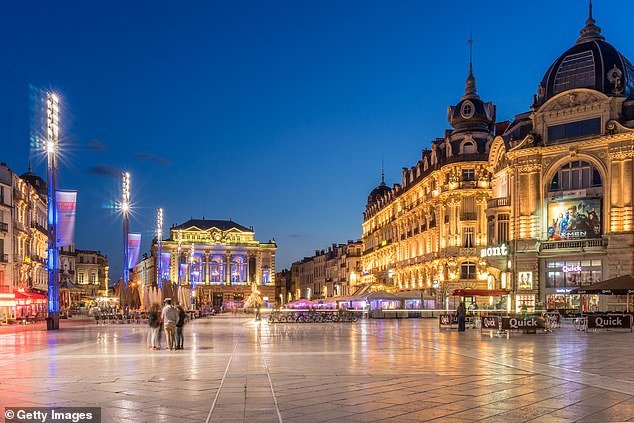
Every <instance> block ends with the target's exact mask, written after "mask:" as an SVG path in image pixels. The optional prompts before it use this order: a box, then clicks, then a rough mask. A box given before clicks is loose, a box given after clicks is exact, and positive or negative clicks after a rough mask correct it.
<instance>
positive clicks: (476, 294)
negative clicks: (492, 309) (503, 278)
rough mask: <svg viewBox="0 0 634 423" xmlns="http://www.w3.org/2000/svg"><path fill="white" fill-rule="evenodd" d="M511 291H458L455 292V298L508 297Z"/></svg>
mask: <svg viewBox="0 0 634 423" xmlns="http://www.w3.org/2000/svg"><path fill="white" fill-rule="evenodd" d="M508 294H509V291H507V290H505V289H468V288H466V289H456V290H454V292H453V294H452V295H453V296H454V297H501V296H503V295H508Z"/></svg>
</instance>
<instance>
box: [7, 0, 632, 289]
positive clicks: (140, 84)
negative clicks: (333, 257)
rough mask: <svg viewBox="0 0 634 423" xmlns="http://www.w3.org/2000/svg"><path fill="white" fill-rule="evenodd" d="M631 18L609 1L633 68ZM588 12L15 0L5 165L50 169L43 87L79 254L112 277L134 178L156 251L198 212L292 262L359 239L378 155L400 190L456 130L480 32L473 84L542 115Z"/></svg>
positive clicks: (138, 215) (581, 7)
mask: <svg viewBox="0 0 634 423" xmlns="http://www.w3.org/2000/svg"><path fill="white" fill-rule="evenodd" d="M518 5H521V7H520V6H518ZM633 15H634V2H613V1H596V2H595V7H594V17H595V19H596V20H597V25H599V26H600V27H602V29H603V34H604V35H605V36H606V39H607V41H608V42H610V43H612V44H613V45H615V46H616V47H617V49H619V50H620V51H621V52H622V53H623V54H624V55H625V56H627V57H629V58H630V59H631V60H632V59H634V45H633V43H632V41H633V37H632V35H631V16H633ZM586 16H587V3H586V2H585V1H583V0H579V1H571V0H549V1H542V0H539V1H537V0H536V1H531V2H518V3H515V2H509V1H502V0H498V1H480V2H474V1H452V2H437V1H434V2H431V1H420V0H419V1H398V2H394V1H321V0H320V1H288V2H282V1H272V2H262V1H253V2H243V1H225V2H207V1H206V2H202V1H201V2H197V3H195V2H176V1H174V2H165V1H152V2H141V1H134V2H130V1H126V2H115V1H108V2H85V1H82V2H79V1H78V2H66V1H65V2H52V1H41V2H32V1H21V2H18V1H14V2H10V3H6V4H4V6H3V12H2V14H0V46H1V54H2V56H1V57H2V58H1V59H0V93H1V95H0V161H3V162H7V163H8V164H9V166H10V167H11V168H12V169H13V170H14V171H15V172H17V173H23V172H25V171H26V170H27V168H28V162H29V157H30V158H31V160H32V161H33V168H34V171H35V172H37V173H38V174H40V175H42V176H45V166H44V161H43V159H44V158H43V156H42V155H41V154H40V153H39V152H37V151H32V150H31V148H30V147H29V134H30V133H29V131H30V128H31V127H32V113H31V112H30V108H31V106H30V101H31V100H30V97H29V93H30V92H32V91H33V90H34V89H40V90H47V89H52V90H55V91H56V92H57V93H59V94H60V97H61V99H62V102H63V114H62V136H63V140H62V141H63V143H62V149H63V159H62V162H63V165H62V167H61V169H60V180H61V187H62V188H69V189H78V190H79V199H78V218H77V219H78V221H77V232H76V236H75V238H76V244H77V247H78V248H84V249H96V250H101V251H102V252H104V253H106V254H107V255H108V256H109V258H110V264H111V279H112V281H115V280H116V279H118V278H119V277H120V274H121V258H120V256H121V244H122V241H121V237H122V235H121V220H120V218H119V216H118V215H117V213H116V212H115V211H113V210H112V209H109V208H107V207H106V206H107V204H108V203H109V202H111V201H112V200H114V199H115V198H116V197H117V195H118V190H119V186H120V181H119V174H118V172H120V170H121V169H125V170H128V171H130V172H131V174H132V190H133V193H132V199H133V203H134V216H133V220H132V224H131V227H132V230H133V231H138V232H141V233H142V234H143V236H144V243H143V251H147V249H148V247H149V242H150V239H151V238H152V236H153V233H152V231H153V225H154V219H155V209H156V208H157V207H163V208H164V209H165V216H166V226H169V225H171V224H172V223H182V222H183V221H185V220H187V219H189V218H190V217H192V216H193V217H195V218H196V217H199V218H200V217H202V216H203V215H204V216H205V217H207V218H209V219H228V218H232V219H233V220H235V221H237V222H239V223H241V224H242V225H245V226H250V225H253V226H254V228H255V231H256V238H258V239H260V240H263V241H267V240H269V239H271V238H273V237H274V238H275V239H276V241H277V243H278V246H279V250H278V256H277V257H278V259H277V267H278V270H279V269H281V268H283V267H288V266H289V265H290V263H291V262H292V261H295V260H297V259H299V258H301V257H302V256H305V255H310V254H312V252H313V250H315V249H317V248H325V247H327V246H328V245H329V244H330V243H332V242H345V241H346V240H348V239H357V238H359V237H360V236H361V222H362V212H363V209H364V205H365V201H366V198H367V194H368V193H369V191H370V190H371V189H372V188H373V187H374V186H376V185H377V184H378V182H379V181H380V172H381V157H382V156H383V157H384V161H385V173H386V180H387V182H388V183H389V184H392V183H394V182H400V173H401V167H403V166H411V165H413V164H415V163H416V161H417V160H418V159H419V158H420V150H421V149H422V148H424V147H428V146H429V141H430V140H431V139H433V138H436V137H442V135H443V131H444V129H445V128H447V127H448V124H447V119H446V118H447V116H446V115H447V106H448V105H450V104H455V103H456V102H457V101H458V99H459V97H460V96H461V95H462V93H463V90H464V80H465V78H466V76H467V70H468V60H469V59H468V44H467V40H468V38H469V33H470V31H473V38H474V40H475V43H474V70H475V75H476V78H477V85H478V92H479V94H480V95H481V97H482V98H483V99H484V100H485V101H489V100H492V101H494V103H495V104H496V105H497V115H498V120H505V119H510V118H512V117H513V116H514V114H516V113H520V112H524V111H527V110H528V108H529V106H530V104H531V100H532V95H533V94H534V93H535V92H536V89H537V84H538V83H539V81H540V80H541V78H542V76H543V74H544V73H545V71H546V70H547V68H548V66H549V65H550V63H551V62H552V61H554V60H555V59H556V58H557V56H558V55H560V54H561V53H563V51H565V50H566V49H567V48H569V47H570V46H572V45H573V44H574V41H575V40H576V39H577V37H578V34H579V29H580V28H581V27H582V26H583V25H584V21H585V19H586ZM30 87H31V88H30ZM113 175H114V176H113ZM166 232H167V231H166Z"/></svg>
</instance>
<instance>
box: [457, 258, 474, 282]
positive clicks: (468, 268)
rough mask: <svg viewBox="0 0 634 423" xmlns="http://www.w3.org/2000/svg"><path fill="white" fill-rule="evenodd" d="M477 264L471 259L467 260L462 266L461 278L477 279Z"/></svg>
mask: <svg viewBox="0 0 634 423" xmlns="http://www.w3.org/2000/svg"><path fill="white" fill-rule="evenodd" d="M475 277H476V265H475V263H471V262H470V261H465V262H464V263H462V265H461V266H460V279H475Z"/></svg>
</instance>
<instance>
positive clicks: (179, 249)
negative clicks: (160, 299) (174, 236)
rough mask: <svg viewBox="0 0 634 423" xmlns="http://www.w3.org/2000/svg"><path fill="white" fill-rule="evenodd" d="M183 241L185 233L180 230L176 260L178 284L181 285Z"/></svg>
mask: <svg viewBox="0 0 634 423" xmlns="http://www.w3.org/2000/svg"><path fill="white" fill-rule="evenodd" d="M182 243H183V233H182V231H178V246H177V247H176V253H177V254H176V255H177V256H178V260H177V261H176V278H177V279H178V286H181V247H182Z"/></svg>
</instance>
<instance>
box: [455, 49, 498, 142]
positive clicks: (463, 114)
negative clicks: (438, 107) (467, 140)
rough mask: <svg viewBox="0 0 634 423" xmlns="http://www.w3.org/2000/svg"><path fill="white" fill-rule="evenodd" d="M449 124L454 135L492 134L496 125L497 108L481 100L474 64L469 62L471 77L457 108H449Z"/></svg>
mask: <svg viewBox="0 0 634 423" xmlns="http://www.w3.org/2000/svg"><path fill="white" fill-rule="evenodd" d="M447 115H448V116H447V118H448V120H449V123H450V124H451V126H453V128H454V131H453V132H454V133H461V132H490V131H491V129H492V128H493V125H494V123H495V106H494V105H493V103H491V102H488V103H485V102H484V101H482V100H481V99H480V96H479V95H478V91H477V89H476V79H475V76H474V75H473V64H472V63H471V61H469V75H468V76H467V80H466V81H465V90H464V95H463V96H462V97H461V98H460V102H459V103H458V104H456V105H455V106H449V109H448V112H447Z"/></svg>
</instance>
